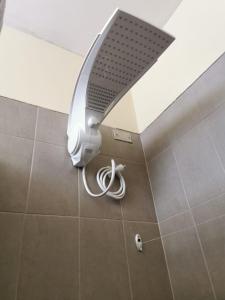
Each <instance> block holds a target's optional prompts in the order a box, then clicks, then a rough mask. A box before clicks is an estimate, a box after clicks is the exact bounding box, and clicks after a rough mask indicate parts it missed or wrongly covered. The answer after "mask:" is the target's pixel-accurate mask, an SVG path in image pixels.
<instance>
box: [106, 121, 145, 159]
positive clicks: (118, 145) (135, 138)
mask: <svg viewBox="0 0 225 300" xmlns="http://www.w3.org/2000/svg"><path fill="white" fill-rule="evenodd" d="M112 130H113V129H112V128H111V127H107V126H103V125H102V126H101V127H100V131H101V133H102V146H101V153H102V154H104V155H108V156H111V157H112V158H122V159H126V160H130V161H132V162H140V163H144V152H143V149H142V144H141V139H140V136H139V134H136V133H130V134H131V138H132V143H127V142H123V141H119V140H115V139H114V138H113V132H112Z"/></svg>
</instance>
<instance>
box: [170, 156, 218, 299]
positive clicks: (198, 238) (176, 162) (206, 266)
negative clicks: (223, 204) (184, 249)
mask: <svg viewBox="0 0 225 300" xmlns="http://www.w3.org/2000/svg"><path fill="white" fill-rule="evenodd" d="M172 153H173V156H174V159H175V164H176V167H177V172H178V175H179V177H180V181H181V185H182V188H183V191H184V194H185V198H186V200H187V204H188V206H189V208H190V214H191V217H192V220H193V223H194V228H195V233H196V236H197V240H198V243H199V246H200V250H201V254H202V257H203V261H204V265H205V268H206V272H207V274H208V278H209V282H210V285H211V289H212V293H213V296H214V299H215V300H217V296H216V292H215V288H214V285H213V281H212V277H211V274H210V271H209V266H208V263H207V259H206V256H205V253H204V249H203V246H202V242H201V238H200V235H199V232H198V228H197V225H196V222H195V219H194V216H193V213H192V211H191V207H190V204H189V201H188V196H187V192H186V189H185V186H184V182H183V178H182V176H181V172H180V169H179V166H178V161H177V158H176V154H175V153H174V151H172Z"/></svg>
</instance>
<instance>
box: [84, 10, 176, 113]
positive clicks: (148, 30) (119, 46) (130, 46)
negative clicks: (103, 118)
mask: <svg viewBox="0 0 225 300" xmlns="http://www.w3.org/2000/svg"><path fill="white" fill-rule="evenodd" d="M172 41H173V38H172V37H171V36H169V35H167V34H166V33H164V32H163V31H161V30H160V29H158V28H156V27H154V26H152V25H150V24H148V23H146V22H144V21H142V20H139V19H137V18H135V17H133V16H131V15H129V14H127V13H124V12H122V11H119V12H118V13H117V14H116V15H115V17H114V19H112V22H111V24H110V28H108V30H107V34H106V35H105V37H104V40H103V42H102V45H101V47H100V49H99V51H98V53H97V56H96V60H95V62H94V64H93V68H92V73H91V75H90V78H89V85H88V86H90V84H96V85H97V86H98V87H102V88H104V87H107V88H112V90H113V91H114V92H115V94H114V99H113V98H112V97H111V98H110V100H109V98H108V96H106V95H104V96H103V97H106V98H107V101H106V103H108V101H111V102H113V101H114V100H115V99H117V98H118V97H120V95H122V94H124V93H125V92H126V91H127V89H128V87H130V86H132V85H133V83H134V82H135V81H136V80H137V79H138V78H139V77H140V76H141V75H142V74H143V73H144V72H145V71H146V70H147V69H148V68H150V67H151V66H152V65H153V64H154V63H155V61H156V60H157V58H158V57H159V56H160V55H161V54H162V52H163V51H164V50H165V49H166V48H167V47H168V44H170V43H171V42H172ZM123 91H124V92H123ZM95 99H96V101H97V95H96V97H95ZM87 100H88V102H87V106H88V107H89V99H87ZM90 101H91V100H90ZM92 101H93V96H92ZM90 104H91V102H90ZM92 106H93V103H92ZM106 109H107V107H105V111H106Z"/></svg>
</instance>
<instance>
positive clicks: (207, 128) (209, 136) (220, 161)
mask: <svg viewBox="0 0 225 300" xmlns="http://www.w3.org/2000/svg"><path fill="white" fill-rule="evenodd" d="M205 128H206V132H207V135H208V138H209V141H210V142H211V144H212V146H213V148H214V150H215V153H216V156H217V158H218V160H219V164H220V166H221V168H222V170H223V173H224V174H225V168H224V165H223V162H222V159H221V156H220V154H219V152H218V150H217V147H216V144H215V142H214V139H213V137H212V135H211V132H210V129H209V127H208V125H207V124H205Z"/></svg>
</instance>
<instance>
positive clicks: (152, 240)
mask: <svg viewBox="0 0 225 300" xmlns="http://www.w3.org/2000/svg"><path fill="white" fill-rule="evenodd" d="M158 240H161V237H160V236H158V237H157V238H154V239H151V240H147V241H145V242H142V245H145V244H148V243H151V242H154V241H158Z"/></svg>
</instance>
